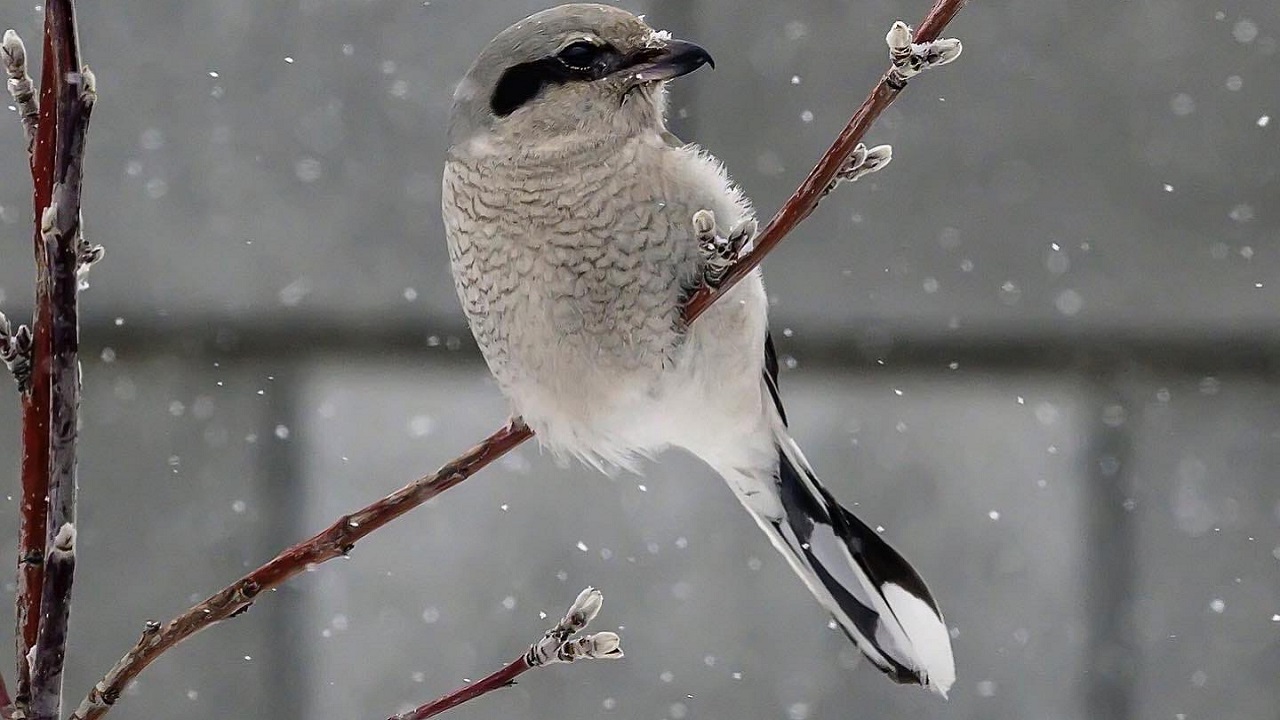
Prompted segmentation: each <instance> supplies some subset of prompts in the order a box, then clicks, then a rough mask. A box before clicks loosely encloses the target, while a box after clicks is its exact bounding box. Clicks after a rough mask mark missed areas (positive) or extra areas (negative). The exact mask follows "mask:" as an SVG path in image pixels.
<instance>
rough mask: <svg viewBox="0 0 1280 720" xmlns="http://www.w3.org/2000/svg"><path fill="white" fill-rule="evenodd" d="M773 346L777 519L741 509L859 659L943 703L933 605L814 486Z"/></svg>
mask: <svg viewBox="0 0 1280 720" xmlns="http://www.w3.org/2000/svg"><path fill="white" fill-rule="evenodd" d="M772 345H773V344H772V342H770V343H768V351H769V352H768V356H769V357H768V360H769V362H768V363H767V365H768V367H767V368H766V371H765V378H764V379H765V384H766V389H767V391H768V393H769V394H770V395H771V396H772V399H773V400H774V403H775V405H776V407H777V411H778V417H777V418H776V422H775V423H773V427H774V442H775V445H776V446H777V450H778V465H777V471H776V476H775V477H774V478H773V479H774V481H775V483H776V488H777V492H778V494H779V495H780V498H779V499H780V500H781V506H782V507H781V513H780V516H775V517H766V516H765V515H763V514H761V513H760V512H759V511H758V510H757V509H753V507H752V506H753V505H758V504H757V503H749V502H747V501H745V500H744V504H745V505H747V508H748V510H751V511H752V513H753V514H755V515H756V521H757V523H758V524H759V525H760V527H761V528H763V529H764V530H765V532H766V533H768V535H769V536H770V540H772V541H773V544H774V546H775V547H777V548H778V549H779V550H780V551H781V552H782V554H783V555H784V556H785V557H786V559H787V562H788V563H789V564H790V565H791V567H792V568H793V569H794V570H795V571H796V572H797V573H798V574H799V575H800V578H801V579H802V580H804V583H805V585H807V586H808V587H809V590H810V591H811V592H812V593H813V594H814V596H815V597H817V599H818V601H819V602H820V603H822V605H823V607H824V608H826V609H827V611H828V612H830V613H831V614H832V616H833V617H834V618H835V620H836V622H837V624H839V626H840V629H841V630H843V631H844V633H845V635H847V636H848V637H849V639H850V640H852V641H853V642H854V644H855V645H857V646H858V649H859V650H861V651H862V654H863V655H865V656H866V657H867V658H868V659H869V660H870V661H871V662H872V663H874V664H875V666H876V667H878V668H880V669H881V670H883V671H884V672H885V673H886V674H888V675H889V676H890V677H891V678H893V679H894V680H896V681H898V682H901V683H918V684H920V685H923V686H925V687H926V688H929V689H930V690H933V691H934V692H937V693H938V694H940V695H942V696H944V697H945V696H946V694H947V691H948V690H949V689H950V688H951V684H952V683H953V682H954V681H955V677H956V670H955V659H954V658H953V657H952V654H951V635H950V633H949V632H948V630H947V626H946V623H945V622H944V621H943V619H942V612H941V611H940V610H939V609H938V603H937V602H936V601H935V600H934V599H933V595H931V594H930V593H929V589H928V588H927V587H925V584H924V581H923V580H921V579H920V575H919V573H917V572H916V571H915V569H914V568H912V567H911V565H910V564H909V563H908V562H907V561H906V560H905V559H903V557H902V556H901V555H899V554H898V552H897V551H896V550H894V549H893V548H892V547H890V546H889V544H888V543H887V542H885V541H884V539H883V538H881V537H880V535H879V533H877V532H876V531H875V530H873V529H871V528H870V527H868V526H867V525H866V523H864V522H862V521H861V520H859V519H858V518H857V517H855V516H854V515H853V513H851V512H849V511H848V510H846V509H845V508H844V507H842V506H841V505H840V503H838V502H837V501H836V499H835V498H834V497H832V495H831V493H830V492H828V491H827V489H826V488H824V487H823V486H822V484H821V483H820V482H818V477H817V475H815V474H814V472H813V469H812V468H811V467H810V465H809V462H808V461H807V460H805V458H804V454H803V453H801V452H800V448H799V447H798V446H797V445H796V443H795V441H794V440H792V439H791V436H790V434H789V433H788V432H787V428H786V416H785V414H784V412H783V409H782V403H781V401H780V398H779V397H778V387H777V369H776V368H777V362H776V360H775V359H774V355H773V346H772ZM769 514H771V515H772V514H774V513H769Z"/></svg>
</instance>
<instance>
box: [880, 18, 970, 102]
mask: <svg viewBox="0 0 1280 720" xmlns="http://www.w3.org/2000/svg"><path fill="white" fill-rule="evenodd" d="M911 34H912V30H911V27H910V26H909V25H907V24H906V23H904V22H902V21H901V20H898V21H897V22H895V23H894V24H893V27H891V28H889V33H888V34H887V35H885V37H884V41H885V43H886V44H887V45H888V46H889V60H890V61H891V62H892V63H893V67H892V68H891V69H890V70H889V87H891V88H893V89H894V90H901V89H902V88H904V87H906V85H907V80H909V79H911V78H913V77H915V76H916V75H919V74H920V73H922V72H924V71H925V70H928V69H929V68H935V67H941V66H943V65H946V64H947V63H949V62H951V61H953V60H955V59H956V58H958V57H960V52H961V51H962V50H963V49H964V46H963V45H961V44H960V41H959V40H957V39H956V38H938V39H937V40H934V41H932V42H924V43H913V42H911Z"/></svg>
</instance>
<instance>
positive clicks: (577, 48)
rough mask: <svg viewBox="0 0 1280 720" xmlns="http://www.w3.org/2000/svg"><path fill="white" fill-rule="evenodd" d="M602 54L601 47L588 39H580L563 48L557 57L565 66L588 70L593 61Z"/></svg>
mask: <svg viewBox="0 0 1280 720" xmlns="http://www.w3.org/2000/svg"><path fill="white" fill-rule="evenodd" d="M599 54H600V48H598V47H596V46H595V45H592V44H591V43H589V42H586V41H578V42H576V43H572V44H570V45H569V46H567V47H566V48H565V49H563V50H561V51H560V53H559V54H558V55H556V58H558V59H559V60H560V62H561V63H563V64H564V65H565V67H569V68H572V69H574V70H587V69H589V68H590V67H591V62H592V61H593V60H595V59H596V56H597V55H599Z"/></svg>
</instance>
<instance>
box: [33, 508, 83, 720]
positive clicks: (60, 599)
mask: <svg viewBox="0 0 1280 720" xmlns="http://www.w3.org/2000/svg"><path fill="white" fill-rule="evenodd" d="M75 570H76V529H75V526H74V525H71V524H70V523H68V524H66V525H63V526H62V527H61V528H59V530H58V534H57V536H56V538H55V540H54V543H53V546H52V547H51V548H50V549H49V560H48V562H46V563H45V568H44V592H43V593H42V594H41V603H40V616H41V623H40V635H39V637H38V638H37V640H36V646H35V657H34V658H32V661H31V714H30V717H32V718H35V719H37V720H58V718H59V717H60V716H61V714H62V666H63V662H64V661H65V660H66V656H67V621H68V619H69V616H70V614H71V583H72V580H73V579H74V577H75Z"/></svg>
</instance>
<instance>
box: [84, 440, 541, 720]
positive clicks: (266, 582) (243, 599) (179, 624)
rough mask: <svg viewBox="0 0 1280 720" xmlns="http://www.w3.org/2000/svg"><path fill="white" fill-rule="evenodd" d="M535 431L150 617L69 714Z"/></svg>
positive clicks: (106, 701)
mask: <svg viewBox="0 0 1280 720" xmlns="http://www.w3.org/2000/svg"><path fill="white" fill-rule="evenodd" d="M531 437H533V432H532V431H531V430H529V428H528V427H527V426H526V425H525V424H524V423H522V422H519V421H513V422H512V423H510V424H509V425H507V426H506V427H503V428H502V429H500V430H498V431H497V432H495V433H493V434H492V435H490V436H489V437H488V438H485V440H484V441H483V442H481V443H480V444H479V445H477V446H475V447H474V448H472V449H471V450H468V451H467V452H466V453H464V454H463V455H462V456H461V457H459V458H458V459H456V460H454V461H453V462H450V463H449V464H447V465H445V466H444V467H442V468H440V469H439V470H437V471H436V472H434V473H432V474H431V475H428V476H426V477H423V478H420V479H418V480H415V481H414V482H412V483H410V484H408V485H406V486H404V487H402V488H400V489H399V490H397V491H395V492H393V493H391V494H390V495H388V496H387V497H385V498H382V499H381V500H379V501H377V502H375V503H373V504H372V505H369V506H367V507H365V508H362V509H360V510H357V511H356V512H354V513H351V514H350V515H345V516H343V517H341V518H338V520H337V521H336V522H335V523H333V524H332V525H330V526H329V527H328V528H326V529H325V530H324V531H322V532H320V533H318V534H316V535H314V536H312V537H311V538H310V539H308V540H305V541H303V542H301V543H298V544H297V545H294V546H293V547H291V548H289V549H287V550H285V551H284V552H282V553H280V554H279V555H277V556H275V558H273V559H272V560H271V561H270V562H268V563H267V564H266V565H263V566H262V567H260V568H258V569H257V570H254V571H253V572H251V573H249V574H248V575H245V576H244V577H242V578H240V579H239V580H237V581H236V582H234V583H232V584H231V585H229V586H227V587H225V588H223V589H222V590H220V591H219V592H217V593H215V594H213V595H211V596H210V597H209V598H207V599H206V600H205V601H204V602H202V603H200V604H198V605H196V606H195V607H193V608H191V609H190V610H187V611H186V612H185V613H183V614H182V615H180V616H178V617H176V618H174V619H173V620H170V621H169V622H168V623H165V624H164V625H160V624H158V623H155V624H153V623H148V625H147V629H146V631H145V632H143V634H142V637H141V638H140V639H139V640H138V642H137V644H136V645H134V647H133V649H132V650H130V651H129V652H128V654H126V655H125V656H124V657H122V658H121V659H120V660H119V661H118V662H117V663H116V664H115V666H114V667H112V668H111V670H109V671H108V672H107V674H106V676H104V677H103V678H102V679H101V680H100V681H98V683H97V684H96V685H95V686H94V687H93V690H91V691H90V692H89V695H88V696H87V697H86V698H85V699H84V701H82V702H81V703H80V706H79V707H78V708H77V709H76V711H75V712H74V713H72V714H71V720H92V719H93V718H99V717H102V715H103V714H105V713H106V712H107V711H108V710H109V709H110V708H111V705H112V704H113V703H115V701H116V699H117V698H119V697H120V693H121V692H123V691H124V688H125V687H126V686H127V685H128V684H129V682H130V681H131V680H133V679H134V678H135V677H137V676H138V673H140V672H142V670H143V669H144V668H146V667H147V665H150V664H151V663H152V662H153V661H154V660H155V659H156V658H157V657H159V656H160V654H161V653H163V652H164V651H166V650H168V649H169V648H171V647H173V646H175V645H177V644H178V643H180V642H182V641H183V640H186V639H187V638H189V637H191V636H192V635H194V634H196V633H197V632H200V631H201V630H204V629H205V628H207V627H209V626H211V625H214V624H215V623H218V622H220V621H222V620H226V619H227V618H229V617H231V616H233V615H235V614H237V613H239V612H242V611H243V610H244V609H245V608H247V607H248V606H249V605H251V604H252V603H253V601H254V599H255V598H257V597H258V595H259V594H260V593H262V592H263V591H265V590H270V589H272V588H275V587H279V586H280V585H281V584H282V583H284V582H285V581H286V580H288V579H289V578H292V577H294V576H295V575H298V574H300V573H302V572H304V571H305V570H306V569H307V568H308V567H311V566H314V565H317V564H319V563H322V562H326V561H329V560H333V559H334V558H339V557H344V556H346V555H347V554H348V553H350V552H351V550H352V548H354V547H355V544H356V542H357V541H359V540H360V539H361V538H363V537H365V536H366V535H368V534H370V533H372V532H373V531H375V530H377V529H378V528H381V527H382V526H384V525H386V524H387V523H389V522H391V521H392V520H395V519H396V518H398V517H400V516H401V515H404V514H405V513H407V512H409V511H410V510H412V509H414V508H416V507H418V506H419V505H421V504H422V503H424V502H426V501H428V500H430V499H431V498H433V497H436V496H437V495H439V494H440V493H442V492H444V491H445V490H448V489H449V488H451V487H453V486H455V485H457V484H458V483H461V482H462V481H463V480H466V479H467V478H469V477H471V476H472V475H474V474H475V473H476V472H477V471H479V470H480V469H482V468H484V467H485V466H487V465H488V464H489V463H491V462H493V461H494V460H496V459H498V458H499V457H502V456H503V455H505V454H507V452H508V451H510V450H511V448H513V447H515V446H517V445H519V444H520V443H522V442H524V441H525V440H528V439H529V438H531Z"/></svg>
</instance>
